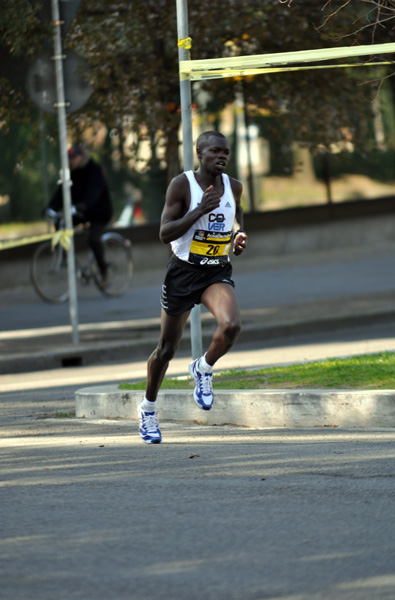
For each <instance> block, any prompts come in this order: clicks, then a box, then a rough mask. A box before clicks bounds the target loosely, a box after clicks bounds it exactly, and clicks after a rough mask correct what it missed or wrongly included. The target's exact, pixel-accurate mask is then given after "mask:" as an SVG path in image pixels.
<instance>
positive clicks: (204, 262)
mask: <svg viewBox="0 0 395 600" xmlns="http://www.w3.org/2000/svg"><path fill="white" fill-rule="evenodd" d="M199 264H200V265H220V264H221V261H220V260H218V258H202V260H201V261H200V262H199Z"/></svg>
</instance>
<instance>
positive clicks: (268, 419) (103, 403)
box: [75, 386, 395, 428]
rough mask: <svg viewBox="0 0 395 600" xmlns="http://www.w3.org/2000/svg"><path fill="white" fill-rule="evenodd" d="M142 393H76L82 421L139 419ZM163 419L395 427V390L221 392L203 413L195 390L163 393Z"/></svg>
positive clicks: (160, 398)
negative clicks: (196, 399)
mask: <svg viewBox="0 0 395 600" xmlns="http://www.w3.org/2000/svg"><path fill="white" fill-rule="evenodd" d="M142 396H143V392H142V391H127V390H120V389H118V387H117V386H96V387H91V388H82V389H80V390H78V391H77V392H76V393H75V406H76V417H78V418H87V419H107V418H111V419H113V418H120V419H134V420H136V419H137V410H136V409H137V405H138V403H139V402H141V399H142ZM158 416H159V418H160V419H162V420H164V421H179V422H197V423H202V424H205V425H237V426H244V427H257V428H261V427H276V428H278V427H395V391H394V390H379V391H376V390H369V391H366V390H315V389H299V390H289V389H283V390H219V391H216V392H215V402H214V406H213V409H212V410H210V411H202V410H201V409H199V408H198V407H197V406H196V404H195V403H194V401H193V396H192V390H161V391H160V392H159V396H158Z"/></svg>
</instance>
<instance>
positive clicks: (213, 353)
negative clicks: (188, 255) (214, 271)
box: [201, 283, 241, 366]
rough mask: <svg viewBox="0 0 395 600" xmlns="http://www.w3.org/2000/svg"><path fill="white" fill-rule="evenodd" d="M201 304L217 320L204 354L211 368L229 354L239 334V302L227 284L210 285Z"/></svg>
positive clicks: (203, 295) (232, 289)
mask: <svg viewBox="0 0 395 600" xmlns="http://www.w3.org/2000/svg"><path fill="white" fill-rule="evenodd" d="M201 302H202V304H203V305H204V306H205V307H206V308H207V309H208V310H209V311H210V312H211V314H212V315H213V316H214V317H215V318H216V320H217V329H216V331H215V332H214V335H213V339H212V341H211V344H210V346H209V348H208V350H207V352H206V361H207V363H208V364H209V365H212V366H213V365H214V364H215V363H216V362H217V360H218V359H219V358H221V356H224V354H226V353H227V352H229V350H230V349H231V348H232V346H233V344H234V343H235V341H236V339H237V336H238V335H239V333H240V329H241V324H240V309H239V302H238V299H237V296H236V292H235V290H234V288H233V287H232V286H231V285H229V284H228V283H214V284H213V285H210V286H209V287H208V288H207V289H206V290H205V291H204V292H203V294H202V297H201Z"/></svg>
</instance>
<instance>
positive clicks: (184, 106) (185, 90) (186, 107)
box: [177, 0, 203, 359]
mask: <svg viewBox="0 0 395 600" xmlns="http://www.w3.org/2000/svg"><path fill="white" fill-rule="evenodd" d="M177 33H178V39H179V40H186V39H187V38H188V37H189V36H188V6H187V0H177ZM178 60H190V56H189V50H188V49H187V48H184V47H182V46H179V47H178ZM180 99H181V124H182V142H183V143H182V147H183V157H184V171H189V170H191V169H193V139H192V93H191V82H190V80H189V79H184V78H181V77H180ZM190 320H191V347H192V358H193V359H195V358H198V357H199V356H202V354H203V343H202V325H201V318H200V305H199V306H194V308H193V309H192V311H191V316H190Z"/></svg>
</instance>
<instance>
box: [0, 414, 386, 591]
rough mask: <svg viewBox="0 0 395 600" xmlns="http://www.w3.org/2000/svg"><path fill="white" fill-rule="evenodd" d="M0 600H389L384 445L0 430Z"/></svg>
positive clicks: (19, 422) (203, 431)
mask: <svg viewBox="0 0 395 600" xmlns="http://www.w3.org/2000/svg"><path fill="white" fill-rule="evenodd" d="M0 427H1V440H0V446H1V488H2V489H1V507H2V510H1V512H0V526H1V532H2V539H1V562H0V576H1V591H0V597H1V599H2V600H14V599H15V598H18V599H21V600H22V599H23V600H53V599H54V598H56V599H57V600H62V599H64V600H72V599H73V600H74V599H84V600H104V599H107V598H113V599H115V600H123V599H125V600H126V599H127V600H130V599H133V600H140V599H141V600H154V599H155V600H169V599H170V598H171V599H172V600H184V599H186V598H188V599H191V600H195V599H196V600H198V599H199V600H200V599H201V598H207V599H208V600H263V599H265V600H268V599H275V598H279V599H282V600H284V599H287V600H373V599H374V600H392V599H393V598H394V595H395V560H394V559H395V541H394V540H395V521H394V519H393V513H394V486H393V482H394V477H395V473H394V459H395V433H394V431H393V430H363V431H362V430H340V429H310V430H301V429H298V430H290V429H288V430H277V429H263V430H252V429H243V428H235V427H203V426H197V425H180V424H174V423H164V424H163V425H162V429H163V430H164V432H165V438H166V442H165V443H163V444H161V445H160V446H146V445H144V444H143V443H142V442H141V441H140V439H139V437H138V434H137V424H136V423H132V422H126V421H122V422H121V421H106V422H89V421H88V422H87V421H85V420H78V421H77V420H74V419H45V418H26V417H20V418H11V417H9V418H7V419H4V420H2V422H1V426H0Z"/></svg>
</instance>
